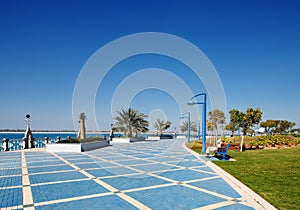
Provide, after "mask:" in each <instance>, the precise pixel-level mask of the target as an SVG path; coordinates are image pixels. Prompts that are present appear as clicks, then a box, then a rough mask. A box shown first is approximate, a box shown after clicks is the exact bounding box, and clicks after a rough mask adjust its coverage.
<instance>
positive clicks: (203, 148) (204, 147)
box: [187, 93, 206, 154]
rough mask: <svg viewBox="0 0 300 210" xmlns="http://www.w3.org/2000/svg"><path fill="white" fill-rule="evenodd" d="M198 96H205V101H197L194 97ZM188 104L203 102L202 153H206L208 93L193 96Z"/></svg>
mask: <svg viewBox="0 0 300 210" xmlns="http://www.w3.org/2000/svg"><path fill="white" fill-rule="evenodd" d="M198 96H203V97H204V99H203V102H195V101H193V99H194V98H196V97H198ZM187 104H188V105H191V106H192V105H195V104H202V105H203V107H202V153H203V154H205V153H206V93H199V94H197V95H195V96H193V97H192V98H191V100H190V101H189V102H188V103H187Z"/></svg>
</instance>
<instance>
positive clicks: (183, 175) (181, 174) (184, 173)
mask: <svg viewBox="0 0 300 210" xmlns="http://www.w3.org/2000/svg"><path fill="white" fill-rule="evenodd" d="M159 175H160V176H163V177H166V178H169V179H173V180H176V181H189V180H194V179H202V178H207V177H211V176H213V175H211V174H207V173H202V172H197V171H192V170H188V169H185V170H176V171H168V172H164V173H161V174H159Z"/></svg>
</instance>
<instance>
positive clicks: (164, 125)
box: [153, 119, 172, 136]
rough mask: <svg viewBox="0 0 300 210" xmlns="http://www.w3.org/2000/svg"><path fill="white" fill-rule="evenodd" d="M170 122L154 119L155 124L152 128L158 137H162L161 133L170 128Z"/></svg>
mask: <svg viewBox="0 0 300 210" xmlns="http://www.w3.org/2000/svg"><path fill="white" fill-rule="evenodd" d="M171 124H172V123H171V122H170V121H164V120H161V119H156V122H155V123H154V125H153V126H154V128H155V129H157V130H158V131H159V134H160V136H162V133H163V131H164V130H167V129H168V128H169V127H171Z"/></svg>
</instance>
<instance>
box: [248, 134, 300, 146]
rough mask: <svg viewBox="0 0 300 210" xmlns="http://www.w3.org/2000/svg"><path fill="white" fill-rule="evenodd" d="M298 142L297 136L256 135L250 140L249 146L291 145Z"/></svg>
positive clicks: (299, 141) (299, 140)
mask: <svg viewBox="0 0 300 210" xmlns="http://www.w3.org/2000/svg"><path fill="white" fill-rule="evenodd" d="M299 143H300V139H299V138H295V137H291V136H280V135H275V136H258V137H257V138H256V139H253V140H251V141H250V145H251V146H256V147H258V146H264V147H270V146H272V147H275V146H282V145H287V146H292V145H298V144H299Z"/></svg>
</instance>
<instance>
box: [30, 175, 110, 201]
mask: <svg viewBox="0 0 300 210" xmlns="http://www.w3.org/2000/svg"><path fill="white" fill-rule="evenodd" d="M31 191H32V195H33V200H34V202H43V201H50V200H58V199H64V198H74V197H77V196H84V195H92V194H99V193H104V192H109V191H108V190H107V189H105V188H104V187H102V186H100V185H99V184H97V183H96V182H94V181H93V180H83V181H75V182H66V183H58V184H47V185H41V186H32V187H31Z"/></svg>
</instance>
